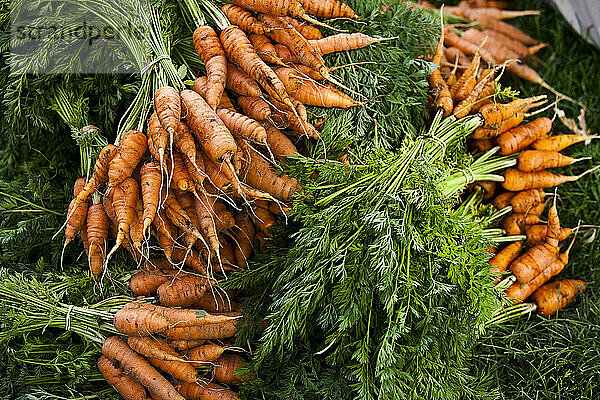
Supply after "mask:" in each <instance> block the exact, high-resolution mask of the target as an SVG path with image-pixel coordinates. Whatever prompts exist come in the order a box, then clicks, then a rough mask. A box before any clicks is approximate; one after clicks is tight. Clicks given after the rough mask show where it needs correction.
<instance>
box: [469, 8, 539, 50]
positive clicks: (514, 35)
mask: <svg viewBox="0 0 600 400" xmlns="http://www.w3.org/2000/svg"><path fill="white" fill-rule="evenodd" d="M474 19H475V20H476V21H477V22H479V23H480V24H481V25H483V27H484V29H491V30H494V31H496V32H501V33H503V34H504V35H506V36H508V37H510V38H511V39H514V40H518V41H519V42H521V43H523V44H525V45H527V46H533V45H536V44H538V41H537V40H535V39H534V38H532V37H531V36H529V35H526V34H525V33H523V32H521V31H520V30H519V29H517V28H515V27H514V26H512V25H510V24H507V23H506V22H502V21H498V20H497V19H494V18H491V17H489V16H486V15H477V16H475V18H474Z"/></svg>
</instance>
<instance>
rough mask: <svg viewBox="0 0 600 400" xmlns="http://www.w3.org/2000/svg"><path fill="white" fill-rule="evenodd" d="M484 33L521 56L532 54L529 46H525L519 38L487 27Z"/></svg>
mask: <svg viewBox="0 0 600 400" xmlns="http://www.w3.org/2000/svg"><path fill="white" fill-rule="evenodd" d="M482 33H483V34H484V35H486V36H487V37H488V38H489V39H491V40H494V41H495V42H497V43H499V44H502V46H504V47H506V48H507V49H509V50H511V51H512V52H513V53H515V54H516V55H517V56H518V57H519V58H525V57H528V56H530V55H531V54H530V53H529V48H528V47H527V46H525V45H524V44H523V43H521V42H519V41H517V40H514V39H511V38H510V37H508V36H506V35H505V34H503V33H502V32H497V31H494V30H491V29H485V30H483V32H482Z"/></svg>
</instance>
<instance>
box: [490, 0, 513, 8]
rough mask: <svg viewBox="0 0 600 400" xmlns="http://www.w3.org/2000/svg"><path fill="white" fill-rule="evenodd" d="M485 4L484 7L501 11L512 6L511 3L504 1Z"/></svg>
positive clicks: (491, 1)
mask: <svg viewBox="0 0 600 400" xmlns="http://www.w3.org/2000/svg"><path fill="white" fill-rule="evenodd" d="M485 3H486V5H485V6H486V7H493V8H499V9H501V10H506V9H508V8H510V7H511V6H512V2H511V1H504V0H488V1H486V2H485Z"/></svg>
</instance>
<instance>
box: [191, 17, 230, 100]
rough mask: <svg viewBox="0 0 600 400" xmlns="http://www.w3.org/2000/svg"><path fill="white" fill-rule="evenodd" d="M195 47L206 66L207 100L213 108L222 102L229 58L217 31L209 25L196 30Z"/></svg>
mask: <svg viewBox="0 0 600 400" xmlns="http://www.w3.org/2000/svg"><path fill="white" fill-rule="evenodd" d="M194 47H195V48H196V52H197V53H198V55H199V56H200V58H201V59H202V62H203V63H204V66H205V67H206V75H207V77H208V89H207V91H206V102H207V103H208V105H209V106H210V107H212V109H213V110H216V109H217V106H218V105H219V103H220V102H221V96H222V95H223V91H224V90H225V81H226V76H227V59H226V58H225V52H224V51H223V47H222V46H221V42H220V41H219V36H218V35H217V33H216V32H215V31H214V30H213V28H211V27H210V26H208V25H204V26H200V27H198V28H196V30H195V31H194Z"/></svg>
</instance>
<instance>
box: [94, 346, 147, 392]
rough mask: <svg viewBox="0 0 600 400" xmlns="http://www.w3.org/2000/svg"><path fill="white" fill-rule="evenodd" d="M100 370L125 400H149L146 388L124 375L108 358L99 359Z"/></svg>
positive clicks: (101, 357)
mask: <svg viewBox="0 0 600 400" xmlns="http://www.w3.org/2000/svg"><path fill="white" fill-rule="evenodd" d="M98 370H99V371H100V373H101V374H102V376H103V377H104V379H105V380H106V383H108V384H109V385H110V386H112V387H113V388H114V389H115V390H116V391H117V392H119V394H120V395H121V396H122V397H123V399H125V400H149V399H150V397H149V396H148V394H147V393H146V388H144V386H142V385H141V384H140V383H138V382H137V381H136V380H135V379H133V378H132V377H130V376H127V375H125V374H124V373H123V370H122V369H121V368H118V367H116V366H115V365H114V364H113V363H112V361H110V360H109V359H108V358H106V356H100V358H98Z"/></svg>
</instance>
